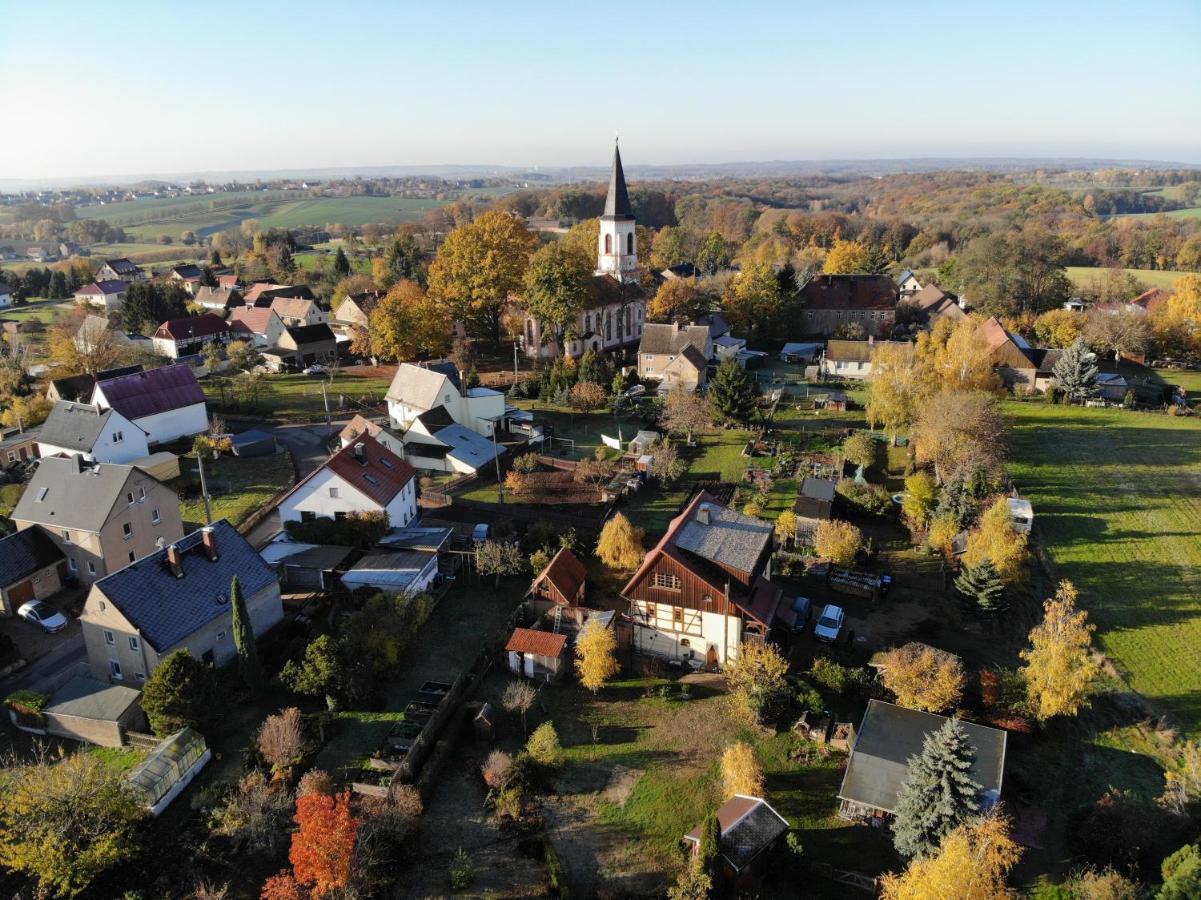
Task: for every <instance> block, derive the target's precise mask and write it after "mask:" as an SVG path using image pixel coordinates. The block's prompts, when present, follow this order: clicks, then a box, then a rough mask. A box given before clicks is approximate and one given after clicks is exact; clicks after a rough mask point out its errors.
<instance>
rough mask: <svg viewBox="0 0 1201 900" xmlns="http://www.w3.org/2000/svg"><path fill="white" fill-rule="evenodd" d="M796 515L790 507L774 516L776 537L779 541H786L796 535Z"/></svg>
mask: <svg viewBox="0 0 1201 900" xmlns="http://www.w3.org/2000/svg"><path fill="white" fill-rule="evenodd" d="M796 529H797V517H796V513H794V512H793V511H792V510H791V509H786V510H784V512H782V513H780V515H778V516H776V538H777V540H779V541H780V543H782V544H783V543H787V542H788V541H791V540H792V539H793V538H795V537H796Z"/></svg>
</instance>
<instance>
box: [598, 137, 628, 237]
mask: <svg viewBox="0 0 1201 900" xmlns="http://www.w3.org/2000/svg"><path fill="white" fill-rule="evenodd" d="M604 217H605V218H606V219H633V218H634V210H633V208H632V207H631V206H630V194H629V192H628V191H627V190H626V174H625V172H623V171H622V170H621V150H620V149H619V148H618V147H617V145H616V144H614V145H613V174H612V175H610V176H609V196H608V197H606V198H605V216H604Z"/></svg>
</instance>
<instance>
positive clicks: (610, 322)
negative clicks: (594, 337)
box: [605, 313, 613, 341]
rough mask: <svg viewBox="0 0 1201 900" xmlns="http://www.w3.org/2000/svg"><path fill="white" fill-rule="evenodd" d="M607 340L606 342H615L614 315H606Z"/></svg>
mask: <svg viewBox="0 0 1201 900" xmlns="http://www.w3.org/2000/svg"><path fill="white" fill-rule="evenodd" d="M605 340H606V341H611V340H613V314H612V313H606V314H605Z"/></svg>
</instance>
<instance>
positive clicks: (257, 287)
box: [243, 281, 317, 306]
mask: <svg viewBox="0 0 1201 900" xmlns="http://www.w3.org/2000/svg"><path fill="white" fill-rule="evenodd" d="M243 296H244V297H245V299H246V305H247V306H270V305H271V304H272V303H273V302H275V300H276V298H278V297H299V298H300V299H302V300H316V299H317V298H316V297H315V296H313V291H312V289H311V288H310V287H309V286H308V285H307V284H275V283H274V282H266V281H256V282H255V283H254V284H252V285H251V286H250V287H248V288H247V289H246V290H245V291H244V292H243Z"/></svg>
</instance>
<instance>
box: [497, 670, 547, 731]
mask: <svg viewBox="0 0 1201 900" xmlns="http://www.w3.org/2000/svg"><path fill="white" fill-rule="evenodd" d="M537 696H538V691H537V690H536V689H535V688H534V686H533V685H532V684H530V683H529V682H528V681H510V682H509V683H508V684H507V685H505V692H504V694H502V695H501V698H500V705H501V706H503V707H504V709H505V712H509V713H521V730H522V731H524V732H525V733H526V735H527V736H528V735H529V729H527V728H526V721H525V717H526V713H528V712H529V711H530V707H531V706H533V705H534V698H535V697H537Z"/></svg>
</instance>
